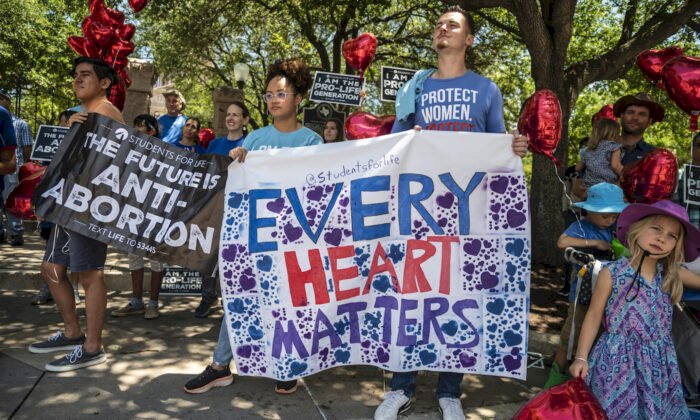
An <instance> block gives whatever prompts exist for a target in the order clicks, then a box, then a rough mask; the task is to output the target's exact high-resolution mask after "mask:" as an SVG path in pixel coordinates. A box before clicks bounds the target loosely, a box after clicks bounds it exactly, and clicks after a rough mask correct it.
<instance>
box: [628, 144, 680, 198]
mask: <svg viewBox="0 0 700 420" xmlns="http://www.w3.org/2000/svg"><path fill="white" fill-rule="evenodd" d="M677 178H678V162H677V161H676V156H674V155H673V153H671V152H670V151H668V150H666V149H656V150H653V151H652V152H650V153H649V154H647V155H646V156H644V158H642V159H641V160H640V161H639V162H636V163H634V164H632V165H629V166H627V167H625V169H624V170H623V171H622V181H621V182H620V186H621V187H622V190H623V191H624V192H625V197H626V198H627V201H629V202H630V203H644V204H653V203H656V202H657V201H659V200H669V199H670V198H671V195H673V191H674V190H675V189H676V180H677Z"/></svg>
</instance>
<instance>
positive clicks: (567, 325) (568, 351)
mask: <svg viewBox="0 0 700 420" xmlns="http://www.w3.org/2000/svg"><path fill="white" fill-rule="evenodd" d="M614 257H615V254H614V252H613V251H601V250H599V249H594V248H581V249H575V248H571V247H569V248H566V249H565V250H564V260H565V261H566V262H568V263H570V264H571V265H573V266H580V269H579V270H578V272H576V285H575V289H574V290H575V295H574V296H575V299H574V301H573V302H572V303H570V305H571V306H570V307H569V313H568V315H567V317H566V321H565V322H564V326H563V327H562V331H561V335H560V344H559V347H558V348H557V351H556V355H555V361H554V362H553V363H552V368H551V369H550V371H549V376H548V378H547V381H546V383H545V384H544V388H545V389H547V388H550V387H552V386H555V385H558V384H560V383H562V382H564V381H566V380H568V379H570V378H571V377H570V376H569V374H568V370H566V369H565V365H561V366H560V364H561V363H562V362H563V361H564V360H563V359H566V362H567V364H568V362H569V361H571V359H572V358H573V354H574V351H575V350H576V342H577V341H578V340H577V339H578V334H579V333H580V331H579V330H580V325H581V324H582V323H583V319H584V318H585V316H586V312H587V311H588V305H589V304H590V303H591V296H592V294H593V288H594V286H595V282H596V280H597V279H598V274H599V273H600V270H601V269H602V267H603V261H607V260H612V259H614ZM559 358H561V359H562V360H561V361H557V359H559Z"/></svg>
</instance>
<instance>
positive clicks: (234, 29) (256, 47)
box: [138, 0, 438, 125]
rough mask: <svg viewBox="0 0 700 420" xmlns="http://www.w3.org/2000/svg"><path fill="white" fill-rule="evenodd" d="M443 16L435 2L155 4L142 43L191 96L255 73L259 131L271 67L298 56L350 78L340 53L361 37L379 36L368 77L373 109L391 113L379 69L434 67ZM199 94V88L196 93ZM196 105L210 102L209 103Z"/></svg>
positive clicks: (249, 88)
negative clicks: (238, 69) (434, 33)
mask: <svg viewBox="0 0 700 420" xmlns="http://www.w3.org/2000/svg"><path fill="white" fill-rule="evenodd" d="M437 13H438V8H437V6H436V5H435V4H434V2H429V1H426V0H418V1H416V0H413V1H386V0H384V1H368V0H360V1H353V0H343V1H335V2H332V4H330V3H329V2H323V1H267V2H265V1H230V0H192V1H187V2H172V1H169V0H151V2H150V3H149V6H148V7H147V8H146V9H144V11H143V12H141V13H140V14H139V16H138V17H139V19H140V21H141V27H142V28H144V30H143V32H141V38H140V39H141V40H142V44H143V45H145V46H147V47H148V48H147V52H148V53H149V54H151V55H152V57H153V58H154V60H155V62H156V67H157V68H158V70H159V71H160V72H162V73H164V74H167V75H168V77H169V78H171V79H172V80H173V81H175V82H176V83H177V84H182V87H183V89H184V90H186V92H185V93H186V94H193V93H195V92H193V91H190V89H189V87H190V86H186V85H187V83H184V81H185V80H196V81H197V83H199V84H200V85H203V86H206V87H207V89H208V90H209V91H211V90H213V89H214V88H216V87H218V86H221V85H229V86H235V81H234V80H233V66H234V64H235V63H238V62H244V63H247V64H248V65H249V66H250V67H251V80H250V81H249V83H248V84H247V85H246V88H245V92H246V101H247V103H248V105H249V108H251V109H252V110H255V111H254V112H253V120H254V121H255V125H265V124H267V123H268V121H267V115H266V114H265V112H264V110H265V108H264V104H263V101H262V98H261V93H262V92H263V91H264V86H263V84H264V78H265V68H266V67H267V65H268V64H270V63H271V62H273V61H274V60H275V59H278V58H284V57H290V56H292V55H296V56H300V57H302V58H304V59H305V61H306V62H307V63H308V64H309V65H310V66H311V67H312V69H313V70H323V71H333V72H340V73H352V72H353V70H352V69H350V68H348V67H347V66H346V65H345V61H344V59H343V57H342V53H341V46H342V44H343V42H344V41H345V40H347V39H349V38H353V37H355V36H357V35H359V34H360V33H363V32H372V33H374V34H375V35H376V36H377V39H378V49H377V54H376V58H375V61H374V63H373V64H372V67H371V69H370V71H368V73H367V74H366V78H367V84H368V92H369V98H370V99H369V101H368V104H367V107H368V109H370V110H372V111H375V112H379V113H382V112H387V113H393V108H392V107H390V106H387V105H386V104H381V103H379V102H378V100H377V98H378V96H379V95H378V91H377V90H376V89H375V86H376V85H377V80H378V78H379V69H380V67H381V65H383V64H385V65H395V66H396V65H401V66H406V67H411V68H416V67H421V66H426V65H428V64H429V63H430V62H431V60H430V58H431V55H430V52H429V50H428V48H429V43H428V42H427V39H429V37H430V33H431V30H432V24H431V23H429V22H431V21H432V20H433V19H434V17H435V16H436V15H437ZM192 87H193V86H192ZM188 99H189V100H194V101H195V102H197V103H199V102H202V103H203V104H208V103H210V101H211V99H210V96H196V97H194V98H193V99H190V98H189V97H188Z"/></svg>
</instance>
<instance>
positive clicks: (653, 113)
mask: <svg viewBox="0 0 700 420" xmlns="http://www.w3.org/2000/svg"><path fill="white" fill-rule="evenodd" d="M613 110H614V112H615V116H617V117H618V118H619V119H620V125H622V164H623V165H625V166H627V165H629V164H631V163H634V162H636V161H638V160H639V159H641V158H643V157H644V156H646V154H647V153H649V152H651V151H652V150H654V149H655V147H654V146H652V145H650V144H649V143H647V142H646V141H644V131H645V130H646V129H647V127H649V126H650V125H652V124H654V123H657V122H660V121H663V119H664V107H662V106H661V105H659V103H658V102H655V101H654V100H653V99H652V98H651V96H649V95H648V94H647V93H644V92H640V93H637V94H634V95H625V96H623V97H622V98H620V99H618V101H617V102H615V106H614V108H613Z"/></svg>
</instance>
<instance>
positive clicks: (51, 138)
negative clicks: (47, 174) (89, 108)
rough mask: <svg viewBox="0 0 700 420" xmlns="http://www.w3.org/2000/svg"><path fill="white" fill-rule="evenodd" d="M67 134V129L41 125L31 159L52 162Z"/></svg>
mask: <svg viewBox="0 0 700 420" xmlns="http://www.w3.org/2000/svg"><path fill="white" fill-rule="evenodd" d="M67 132H68V129H67V128H66V127H58V126H55V125H40V126H39V132H38V133H36V140H35V141H34V147H33V148H32V154H31V156H30V157H29V159H30V160H40V161H44V162H49V161H51V159H53V156H54V155H55V154H56V151H57V150H58V147H59V146H60V145H61V142H62V141H63V137H64V136H65V135H66V133H67Z"/></svg>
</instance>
